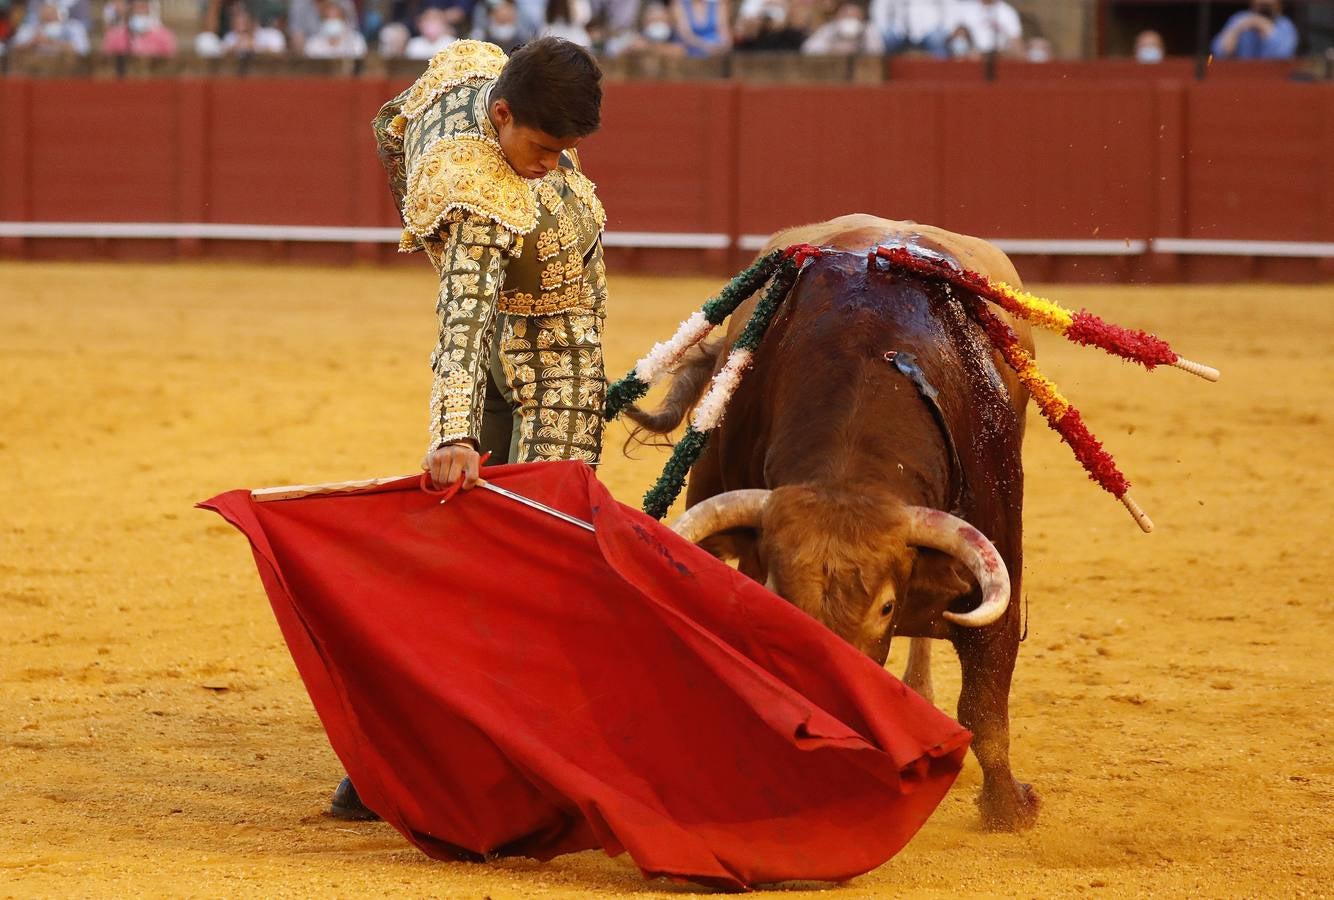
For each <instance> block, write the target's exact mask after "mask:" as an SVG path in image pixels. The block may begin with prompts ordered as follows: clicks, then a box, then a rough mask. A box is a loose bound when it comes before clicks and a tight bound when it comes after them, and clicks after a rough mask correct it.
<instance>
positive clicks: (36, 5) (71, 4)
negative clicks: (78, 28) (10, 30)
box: [0, 0, 93, 34]
mask: <svg viewBox="0 0 1334 900" xmlns="http://www.w3.org/2000/svg"><path fill="white" fill-rule="evenodd" d="M46 3H54V4H55V6H57V7H59V8H60V11H61V12H62V13H64V17H63V18H62V19H61V21H62V22H78V23H79V24H80V25H82V26H83V30H84V33H85V34H87V33H89V32H91V31H92V30H93V4H92V3H91V0H36V2H29V3H23V2H18V3H15V4H14V7H15V8H16V9H17V10H18V11H19V14H20V19H21V21H22V23H23V24H24V25H27V24H30V23H31V24H34V25H36V24H38V18H39V17H40V15H41V11H42V7H43V6H44V5H45V4H46ZM8 8H9V4H7V3H0V15H3V14H5V13H6V12H7V10H8Z"/></svg>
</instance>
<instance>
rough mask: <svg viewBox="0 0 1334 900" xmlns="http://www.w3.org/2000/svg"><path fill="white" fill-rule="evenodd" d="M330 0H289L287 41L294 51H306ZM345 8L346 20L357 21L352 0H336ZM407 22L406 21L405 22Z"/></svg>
mask: <svg viewBox="0 0 1334 900" xmlns="http://www.w3.org/2000/svg"><path fill="white" fill-rule="evenodd" d="M327 2H328V0H289V3H288V6H287V43H288V46H290V47H291V48H292V51H293V52H294V53H304V52H305V48H306V41H308V40H310V39H311V38H312V37H314V36H315V34H316V32H318V31H319V30H320V28H321V27H323V24H322V23H323V20H324V5H325V3H327ZM336 2H337V3H338V5H339V6H340V7H342V10H343V20H344V21H345V22H349V23H351V22H355V21H357V8H356V7H355V6H353V5H352V0H336ZM404 24H406V22H405V23H404Z"/></svg>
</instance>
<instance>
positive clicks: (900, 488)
mask: <svg viewBox="0 0 1334 900" xmlns="http://www.w3.org/2000/svg"><path fill="white" fill-rule="evenodd" d="M799 243H807V244H814V245H817V246H819V247H822V248H825V249H827V250H829V251H833V252H830V253H827V254H826V255H824V256H821V257H820V258H818V259H817V260H816V261H815V262H814V263H812V264H810V265H808V267H807V268H806V269H805V270H804V272H803V273H802V275H801V277H800V278H799V279H798V281H797V282H796V284H795V285H794V286H793V288H792V290H791V291H790V293H789V295H788V297H787V298H786V300H785V301H784V303H783V305H782V307H781V308H780V310H779V312H778V314H777V316H776V317H775V319H774V321H773V323H772V325H771V326H770V330H769V332H768V334H767V335H766V336H765V339H764V341H763V342H762V343H761V345H760V348H759V349H758V351H757V352H756V353H755V356H754V359H753V368H752V370H751V371H750V373H749V374H748V375H747V376H746V378H745V379H744V380H743V382H742V383H741V386H740V387H739V388H738V390H737V392H736V394H735V395H734V397H733V399H732V401H731V404H730V406H729V408H728V411H727V414H726V416H725V417H724V419H723V421H722V423H721V424H720V425H719V427H718V429H717V430H716V431H715V432H714V433H713V435H712V437H711V439H710V442H709V444H708V446H707V447H706V449H705V451H704V453H703V454H702V455H701V457H700V458H699V459H698V461H697V462H696V464H695V465H694V467H693V468H692V469H691V472H690V480H689V486H688V490H687V495H686V506H687V512H686V513H685V515H684V516H683V517H682V519H681V520H680V521H679V522H678V523H677V524H676V526H675V527H676V528H677V530H678V531H680V532H681V533H683V534H684V535H685V536H687V537H688V538H689V539H691V540H693V541H695V542H696V543H698V544H700V545H701V546H703V547H704V548H705V549H707V550H709V551H710V552H711V553H713V554H714V555H715V556H718V557H720V558H724V559H730V560H734V561H736V562H737V564H738V567H739V568H740V569H741V571H742V572H744V573H745V574H747V575H748V576H750V577H752V578H754V579H756V580H757V581H760V582H762V583H766V584H768V585H769V587H770V588H771V589H773V590H774V591H775V592H776V593H778V594H779V595H781V596H782V597H784V598H786V599H787V600H788V601H790V602H791V603H793V604H795V605H796V606H798V607H800V608H801V609H802V610H804V611H805V612H807V613H808V614H810V615H811V616H813V617H814V618H816V619H818V620H819V621H821V622H822V623H824V624H825V625H826V626H828V627H829V628H830V629H832V630H833V631H834V632H836V633H837V634H839V635H840V636H841V637H843V638H844V639H845V640H847V641H848V642H850V643H851V644H853V645H854V646H856V647H857V648H859V649H860V650H861V651H862V652H863V653H865V654H866V655H867V656H869V657H871V658H872V659H874V660H876V661H877V662H878V663H880V664H881V665H883V664H884V663H885V661H886V659H887V657H888V654H889V645H890V640H891V638H894V637H909V638H912V644H911V648H910V653H909V661H908V666H907V669H906V671H905V674H904V681H905V683H907V684H908V685H909V686H911V687H912V688H914V689H915V690H917V691H918V692H919V693H921V694H923V696H926V697H927V698H928V699H930V698H931V693H932V691H931V678H930V664H929V661H930V644H929V640H930V639H943V640H948V641H950V643H951V644H953V646H954V649H955V651H956V652H957V654H958V658H959V662H960V665H961V669H962V688H961V691H960V695H959V703H958V713H957V715H958V719H959V722H960V723H961V724H963V725H964V726H965V727H966V728H968V729H969V730H970V731H972V733H973V736H974V737H973V745H972V746H973V751H974V753H975V754H976V756H977V759H978V762H979V763H980V764H981V767H982V772H983V786H982V791H981V795H980V796H979V798H978V806H979V809H980V811H981V815H982V821H983V824H984V826H985V827H988V828H991V829H995V830H1018V829H1022V828H1026V827H1028V826H1031V825H1032V824H1033V823H1034V821H1035V820H1036V816H1037V810H1038V803H1039V801H1038V796H1037V793H1036V792H1035V791H1034V790H1033V788H1032V787H1031V786H1030V785H1027V784H1022V783H1020V782H1019V781H1017V780H1016V779H1015V778H1014V776H1013V774H1012V772H1011V769H1010V760H1009V748H1010V736H1009V710H1008V707H1009V690H1010V681H1011V677H1012V675H1013V672H1014V665H1015V659H1016V656H1017V654H1018V648H1019V641H1020V604H1018V603H1010V602H1009V599H1010V597H1011V596H1019V592H1020V589H1021V578H1022V571H1023V570H1022V562H1023V549H1022V532H1023V522H1022V518H1023V516H1022V513H1023V479H1024V472H1023V465H1022V461H1021V458H1020V454H1021V445H1022V442H1023V435H1024V412H1025V407H1026V405H1027V403H1028V395H1027V392H1026V391H1025V390H1024V388H1023V387H1022V386H1021V385H1020V383H1019V381H1018V380H1017V378H1016V377H1015V376H1014V373H1013V372H1012V371H1011V370H1010V369H1009V368H1008V367H1007V366H1005V365H1004V364H1003V362H1001V361H1000V359H999V357H998V356H997V355H996V353H995V351H994V350H993V349H992V347H991V345H990V344H989V343H988V341H987V339H986V337H985V335H984V334H983V333H982V331H981V329H980V328H979V327H978V326H977V325H976V324H975V323H974V321H973V320H972V319H971V318H970V317H969V316H967V315H966V314H965V312H964V308H963V306H962V305H961V303H960V300H959V299H958V298H956V297H955V296H953V295H952V294H951V293H950V292H949V291H947V290H944V289H942V288H941V286H940V285H939V284H938V283H933V282H932V281H930V280H928V279H924V278H921V277H919V276H916V275H912V274H905V273H903V272H900V271H892V270H888V269H884V268H882V267H880V266H877V265H876V264H875V263H874V261H873V260H868V252H870V251H872V250H873V249H874V248H875V247H877V246H885V245H907V246H910V247H915V248H917V249H919V250H920V251H921V252H925V253H935V254H939V255H941V256H944V257H946V258H947V259H949V260H950V261H952V262H953V263H954V264H956V265H958V266H961V267H964V268H968V269H972V270H974V271H977V272H980V273H982V274H984V275H987V276H989V277H990V278H992V279H996V280H1000V281H1005V282H1008V283H1010V284H1012V285H1015V286H1018V285H1019V277H1018V274H1017V273H1016V272H1015V269H1014V266H1013V265H1012V263H1011V262H1010V260H1009V259H1008V258H1007V257H1006V256H1005V254H1004V253H1002V252H1001V251H1000V250H999V249H997V248H996V247H995V246H993V245H992V244H989V243H987V242H986V241H983V240H980V239H977V238H971V237H967V236H963V235H959V234H954V233H951V232H948V231H944V230H942V229H939V228H932V227H929V226H925V225H918V224H914V223H910V222H895V221H890V220H886V219H880V218H876V217H873V216H866V215H855V216H844V217H841V218H838V219H834V220H832V221H829V222H825V223H821V224H818V225H811V226H805V227H801V228H795V229H789V230H787V231H784V232H780V233H778V234H775V235H774V236H773V237H772V238H771V239H770V241H769V244H768V246H767V247H766V248H765V252H767V251H769V250H771V249H774V248H781V247H786V246H791V245H793V244H799ZM755 302H756V301H755V299H754V298H752V299H751V300H750V301H748V302H747V304H745V305H743V306H742V307H741V308H739V309H738V310H737V312H736V314H734V315H733V316H732V319H731V325H730V327H729V330H728V332H727V334H726V336H725V337H724V338H723V339H722V340H721V341H718V342H715V343H710V344H705V345H701V346H700V347H699V348H696V350H695V351H693V352H692V355H691V356H690V357H688V358H687V359H686V360H685V361H683V362H682V364H681V365H680V366H678V368H677V370H676V371H675V373H674V375H673V379H672V383H671V385H670V387H669V389H668V392H667V395H666V398H665V400H664V401H663V404H662V405H661V406H660V407H659V408H657V409H655V410H653V411H647V410H641V409H631V410H629V411H628V414H629V415H630V417H631V418H632V419H633V420H634V421H635V422H636V424H637V427H638V430H639V431H640V432H650V433H656V434H667V433H669V432H670V431H671V430H672V429H673V428H675V427H676V426H678V425H679V424H680V423H681V421H682V420H683V419H684V417H685V416H686V414H687V413H688V411H689V409H690V408H691V407H692V406H693V404H694V403H695V402H697V401H698V399H699V398H700V396H701V395H702V393H703V391H704V389H705V387H706V386H707V384H708V382H709V379H710V376H711V375H712V374H713V373H714V372H716V371H717V369H718V368H719V367H721V365H722V363H723V361H724V360H725V359H726V356H727V352H728V350H729V348H730V347H731V346H732V344H733V343H734V342H735V340H736V339H737V337H738V335H739V333H740V330H741V328H742V326H743V324H744V323H745V322H746V320H747V319H748V318H749V314H750V311H751V310H752V309H753V307H754V303H755ZM993 309H994V311H995V312H996V313H997V315H1000V316H1002V317H1003V318H1005V319H1006V321H1007V322H1009V324H1010V325H1011V326H1012V327H1013V328H1014V329H1015V331H1016V332H1018V333H1019V335H1020V337H1021V340H1022V342H1023V344H1024V345H1025V347H1026V348H1027V349H1029V350H1031V349H1032V338H1031V335H1030V333H1029V330H1028V328H1027V326H1026V324H1025V323H1023V322H1019V321H1015V320H1013V319H1011V318H1010V317H1008V316H1006V315H1005V313H1004V312H1003V311H1002V310H1000V309H996V308H993Z"/></svg>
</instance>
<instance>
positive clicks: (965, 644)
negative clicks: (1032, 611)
mask: <svg viewBox="0 0 1334 900" xmlns="http://www.w3.org/2000/svg"><path fill="white" fill-rule="evenodd" d="M953 643H954V648H955V650H956V651H957V652H958V654H959V664H960V666H961V667H962V670H963V685H962V688H961V690H960V692H959V723H960V724H961V725H963V726H964V727H965V728H967V729H968V730H969V731H971V732H972V733H973V753H975V754H976V755H977V761H978V763H980V764H981V766H982V794H981V796H979V797H978V800H977V805H978V808H979V810H980V811H981V813H982V825H983V827H984V828H987V829H989V830H993V831H1020V830H1023V829H1025V828H1030V827H1032V826H1033V825H1034V824H1035V823H1036V822H1037V817H1038V806H1039V800H1038V794H1037V791H1035V790H1034V789H1033V786H1032V785H1029V784H1022V783H1020V782H1019V781H1017V780H1016V779H1015V777H1014V774H1013V773H1012V772H1011V771H1010V679H1011V676H1012V675H1013V674H1014V663H1015V657H1016V656H1017V655H1018V652H1019V607H1018V604H1014V605H1012V606H1011V608H1010V609H1009V610H1008V611H1007V613H1006V615H1005V616H1004V618H1002V619H1001V620H1000V621H999V622H996V623H995V624H994V625H990V626H988V627H985V628H957V629H956V631H955V634H954V637H953Z"/></svg>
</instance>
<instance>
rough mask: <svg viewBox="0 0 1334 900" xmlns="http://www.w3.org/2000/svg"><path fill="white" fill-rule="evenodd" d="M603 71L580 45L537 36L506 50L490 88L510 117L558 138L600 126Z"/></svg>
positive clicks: (589, 130)
mask: <svg viewBox="0 0 1334 900" xmlns="http://www.w3.org/2000/svg"><path fill="white" fill-rule="evenodd" d="M601 81H602V70H601V69H600V68H598V64H597V61H596V60H595V59H593V56H592V54H590V53H589V52H588V51H587V50H585V49H584V48H583V47H580V46H579V45H578V44H572V43H570V42H569V41H566V40H562V39H561V38H555V37H544V38H538V39H537V40H535V41H532V42H531V43H528V44H524V45H523V46H522V47H520V48H519V49H518V50H515V51H514V52H513V53H512V54H510V59H509V62H507V63H506V64H505V69H504V71H502V72H501V73H500V78H499V79H497V80H496V86H495V87H494V88H493V89H492V91H491V97H492V99H493V100H499V99H504V100H505V101H506V102H508V103H509V106H510V112H512V113H513V114H514V121H515V122H517V123H518V124H520V125H524V126H527V127H528V128H536V129H538V130H539V131H545V132H546V133H547V134H549V135H551V136H552V137H556V138H562V139H565V138H575V137H583V136H584V135H588V134H592V133H593V132H595V131H597V130H598V126H599V125H600V124H601V108H602V84H601Z"/></svg>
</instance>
